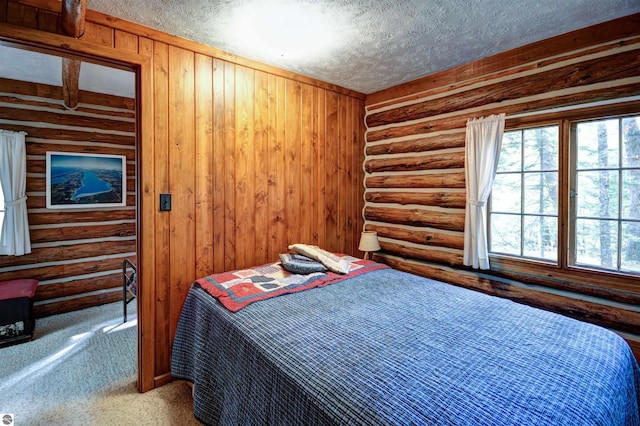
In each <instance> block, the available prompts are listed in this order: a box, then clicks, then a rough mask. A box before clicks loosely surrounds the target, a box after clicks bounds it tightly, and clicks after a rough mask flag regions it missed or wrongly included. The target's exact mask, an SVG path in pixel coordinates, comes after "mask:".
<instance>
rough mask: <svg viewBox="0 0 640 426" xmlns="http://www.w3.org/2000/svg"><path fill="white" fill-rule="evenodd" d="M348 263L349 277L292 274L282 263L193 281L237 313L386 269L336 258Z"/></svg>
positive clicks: (368, 261)
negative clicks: (271, 299) (274, 298)
mask: <svg viewBox="0 0 640 426" xmlns="http://www.w3.org/2000/svg"><path fill="white" fill-rule="evenodd" d="M339 256H340V257H341V258H342V259H343V260H345V261H346V262H348V263H349V273H348V274H337V273H335V272H331V271H326V272H313V273H310V274H304V275H303V274H294V273H292V272H289V271H287V270H286V269H285V268H284V267H283V265H282V263H281V262H275V263H268V264H266V265H261V266H256V267H253V268H249V269H241V270H236V271H231V272H224V273H220V274H214V275H209V276H207V277H204V278H200V279H198V280H196V281H195V283H194V285H195V286H199V287H201V288H202V289H203V290H205V291H206V292H207V293H209V294H210V295H212V296H213V297H215V298H217V299H218V300H219V301H220V303H222V305H224V307H226V308H227V309H229V310H230V311H232V312H237V311H239V310H240V309H242V308H244V307H245V306H247V305H250V304H251V303H254V302H257V301H259V300H265V299H270V298H272V297H276V296H282V295H284V294H288V293H295V292H299V291H303V290H308V289H310V288H315V287H324V286H327V285H329V284H333V283H336V282H339V281H342V280H343V279H345V278H347V277H349V278H351V277H354V276H357V275H359V274H361V273H363V272H367V271H372V270H376V269H382V268H386V267H387V266H386V265H383V264H380V263H376V262H373V261H371V260H363V259H358V258H355V257H351V256H347V255H339Z"/></svg>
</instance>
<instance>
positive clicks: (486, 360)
mask: <svg viewBox="0 0 640 426" xmlns="http://www.w3.org/2000/svg"><path fill="white" fill-rule="evenodd" d="M172 373H173V376H174V377H175V378H178V379H186V380H189V381H191V382H193V383H194V413H195V416H196V418H197V419H199V420H200V421H202V422H204V423H206V424H210V425H214V424H215V425H217V424H220V425H240V424H242V425H257V424H271V425H333V424H335V425H554V426H556V425H621V426H622V425H628V426H632V425H640V418H639V417H640V413H639V409H638V406H639V398H640V369H639V368H638V364H637V362H636V360H635V358H634V357H633V354H632V352H631V350H630V348H629V347H628V345H627V344H626V342H625V341H624V340H623V339H622V338H620V337H619V336H617V335H616V334H614V333H612V332H610V331H608V330H605V329H603V328H600V327H597V326H594V325H591V324H587V323H583V322H579V321H576V320H573V319H569V318H566V317H563V316H560V315H557V314H553V313H549V312H545V311H542V310H538V309H535V308H531V307H528V306H524V305H520V304H517V303H514V302H511V301H509V300H506V299H500V298H497V297H492V296H488V295H484V294H481V293H477V292H474V291H470V290H466V289H463V288H459V287H454V286H451V285H448V284H444V283H440V282H437V281H433V280H429V279H426V278H422V277H417V276H414V275H411V274H406V273H403V272H398V271H394V270H391V269H383V270H378V271H373V272H369V273H366V274H363V275H361V276H358V277H354V278H351V279H347V280H344V281H342V282H340V283H336V284H333V285H330V286H328V287H324V288H318V289H312V290H308V291H304V292H302V293H295V294H289V295H286V296H281V297H277V298H274V299H270V300H266V301H261V302H258V303H255V304H253V305H251V306H248V307H246V308H244V309H243V310H241V311H239V312H237V313H231V312H229V311H227V310H226V309H225V308H224V307H222V306H221V305H220V304H219V303H218V302H217V301H216V300H215V299H214V298H212V297H211V296H209V295H208V294H207V293H205V292H204V291H202V290H201V289H199V288H197V286H194V287H192V289H191V290H190V292H189V295H188V297H187V300H186V302H185V305H184V308H183V311H182V315H181V318H180V322H179V325H178V330H177V334H176V337H175V342H174V346H173V358H172Z"/></svg>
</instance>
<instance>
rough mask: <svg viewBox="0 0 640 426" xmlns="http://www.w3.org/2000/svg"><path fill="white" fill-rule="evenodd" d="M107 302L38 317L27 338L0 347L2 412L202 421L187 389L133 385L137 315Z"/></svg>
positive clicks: (43, 421) (38, 421) (41, 417)
mask: <svg viewBox="0 0 640 426" xmlns="http://www.w3.org/2000/svg"><path fill="white" fill-rule="evenodd" d="M134 305H135V304H134V303H130V304H129V306H128V310H129V315H128V316H129V321H127V322H126V323H123V319H122V304H121V303H111V304H108V305H103V306H99V307H94V308H89V309H84V310H82V311H77V312H71V313H66V314H61V315H55V316H51V317H47V318H43V319H39V320H37V321H36V329H35V333H34V339H33V340H32V341H31V342H27V343H23V344H19V345H15V346H10V347H6V348H0V413H6V414H13V415H14V424H15V425H16V426H22V425H174V424H180V425H191V424H193V425H199V424H200V423H199V422H198V421H197V420H195V419H194V417H193V401H192V399H191V389H190V387H189V386H188V385H187V384H186V383H185V382H173V383H170V384H168V385H166V386H163V387H161V388H158V389H154V390H152V391H150V392H146V393H144V394H141V393H138V391H137V389H136V379H137V372H136V368H137V320H136V313H135V306H134Z"/></svg>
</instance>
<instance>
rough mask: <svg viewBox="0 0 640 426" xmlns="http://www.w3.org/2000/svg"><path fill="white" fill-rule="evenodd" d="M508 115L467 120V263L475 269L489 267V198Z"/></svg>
mask: <svg viewBox="0 0 640 426" xmlns="http://www.w3.org/2000/svg"><path fill="white" fill-rule="evenodd" d="M504 116H505V115H504V114H500V115H492V116H489V117H484V118H476V119H470V120H468V121H467V136H466V143H465V145H466V150H465V174H466V185H467V207H466V211H465V224H464V264H465V265H466V266H472V267H473V268H475V269H478V268H480V269H489V248H488V244H487V200H488V199H489V195H490V194H491V187H492V186H493V180H494V178H495V176H496V169H497V167H498V159H499V158H500V146H501V145H502V134H503V133H504Z"/></svg>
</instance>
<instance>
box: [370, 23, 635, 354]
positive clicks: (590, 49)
mask: <svg viewBox="0 0 640 426" xmlns="http://www.w3.org/2000/svg"><path fill="white" fill-rule="evenodd" d="M639 94H640V15H632V16H629V17H625V18H621V19H618V20H615V21H611V22H608V23H604V24H601V25H597V26H595V27H591V28H586V29H583V30H579V31H575V32H573V33H569V34H566V35H562V36H558V37H555V38H552V39H548V40H544V41H541V42H538V43H535V44H531V45H528V46H525V47H522V48H518V49H514V50H511V51H508V52H504V53H501V54H499V55H495V56H492V57H489V58H485V59H482V60H478V61H475V62H471V63H469V64H465V65H463V66H460V67H457V68H453V69H451V70H447V71H443V72H440V73H437V74H433V75H430V76H427V77H424V78H421V79H419V80H416V81H412V82H410V83H407V84H404V85H401V86H397V87H393V88H389V89H387V90H383V91H381V92H378V93H374V94H371V95H369V96H368V98H367V103H366V117H365V121H366V126H367V130H366V134H365V144H366V147H365V150H366V159H365V163H364V164H365V169H366V175H365V186H366V190H365V198H366V203H365V210H364V212H365V213H364V215H365V227H366V229H369V230H376V231H378V234H379V236H380V240H381V246H382V252H380V253H379V254H378V255H377V257H376V259H377V260H382V261H384V262H386V263H389V264H391V265H393V266H394V267H397V268H400V269H404V270H407V271H411V272H414V273H418V274H421V275H426V276H430V277H433V278H436V279H444V280H447V281H449V282H453V283H456V284H459V285H462V286H466V287H471V288H474V289H477V290H481V291H484V292H487V293H491V294H496V295H499V296H502V297H508V298H511V299H514V300H518V301H520V302H525V303H529V304H532V305H535V306H539V307H543V308H545V309H550V310H553V311H556V312H561V313H564V314H567V315H570V316H574V317H577V318H580V319H583V320H587V321H592V322H596V323H598V324H601V325H605V326H607V327H611V328H614V329H617V330H621V331H626V332H631V333H636V337H635V339H638V341H640V334H638V330H640V313H639V312H638V310H637V305H638V304H640V287H639V286H638V283H637V280H633V279H628V280H626V281H624V282H621V283H620V284H619V285H618V286H617V288H616V286H608V287H607V288H603V287H604V286H603V285H602V277H601V276H596V275H594V274H591V275H592V276H591V277H590V276H588V275H589V274H583V275H578V274H575V275H571V274H560V273H558V274H557V275H555V276H553V275H551V274H550V275H548V276H545V275H546V273H545V274H542V273H540V274H537V276H527V275H526V274H524V273H517V272H516V273H509V272H506V271H503V273H496V272H495V271H491V272H489V273H482V274H481V273H478V272H476V271H471V270H470V269H466V268H463V266H462V252H463V233H464V214H465V212H464V208H465V197H466V195H465V174H464V147H465V130H466V121H467V119H469V118H476V117H482V116H488V115H490V114H498V113H503V112H504V113H506V114H507V126H509V125H510V124H514V123H515V120H517V118H515V116H522V115H524V114H531V113H539V112H541V111H548V110H552V109H557V108H560V107H569V106H573V107H575V106H577V105H586V104H593V103H596V102H598V103H602V102H625V101H626V102H630V99H631V98H632V97H634V96H635V97H637V95H639ZM635 108H638V106H637V105H636V106H635ZM636 111H637V109H636ZM585 295H586V296H588V297H586V296H585ZM635 345H636V347H637V346H638V345H637V342H636V344H635ZM639 355H640V353H639Z"/></svg>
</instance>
